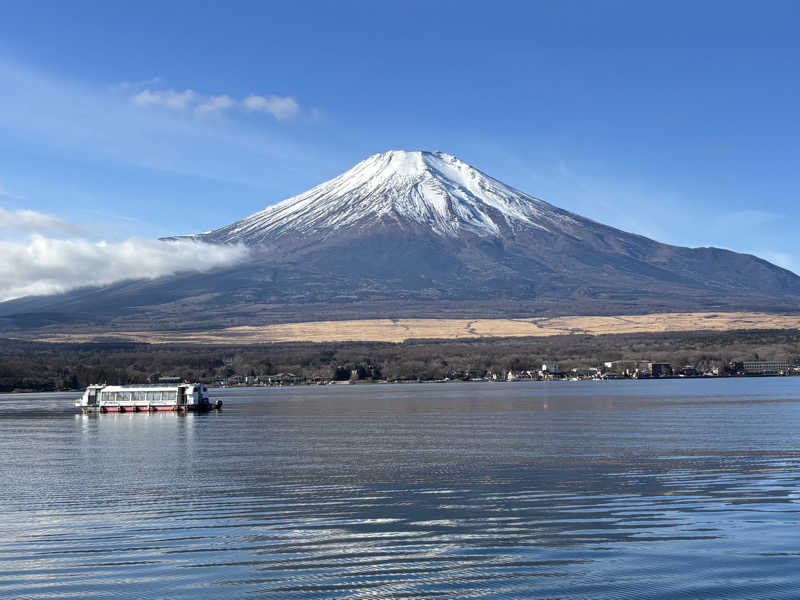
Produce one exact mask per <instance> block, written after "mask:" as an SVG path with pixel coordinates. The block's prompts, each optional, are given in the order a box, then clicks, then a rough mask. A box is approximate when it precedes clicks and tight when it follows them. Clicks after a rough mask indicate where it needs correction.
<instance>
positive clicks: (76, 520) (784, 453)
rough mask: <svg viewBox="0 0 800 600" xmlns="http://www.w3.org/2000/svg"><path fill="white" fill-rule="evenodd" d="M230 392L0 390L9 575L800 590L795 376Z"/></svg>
mask: <svg viewBox="0 0 800 600" xmlns="http://www.w3.org/2000/svg"><path fill="white" fill-rule="evenodd" d="M216 394H217V395H218V396H222V397H223V399H224V401H225V408H224V410H223V411H222V412H220V413H217V412H211V413H208V414H180V415H174V414H171V413H141V414H116V413H114V414H107V415H91V416H84V415H78V414H75V413H74V411H73V409H72V408H71V402H72V400H73V399H74V396H75V394H71V395H70V394H45V395H6V396H2V397H0V465H2V466H3V468H2V469H0V501H2V506H3V511H2V512H0V596H1V597H9V598H77V597H114V598H164V597H169V598H239V597H244V596H248V595H256V596H259V597H260V596H263V597H273V598H362V597H369V598H433V597H443V598H472V597H481V598H521V597H525V598H697V597H706V598H708V597H718V598H722V597H724V598H742V599H744V598H797V597H798V596H800V569H799V568H798V566H800V562H798V561H800V546H798V544H797V539H798V533H797V531H798V526H799V525H800V515H799V514H798V511H799V510H800V469H799V468H798V467H800V447H799V446H800V443H798V439H800V438H798V432H799V431H800V401H798V400H800V379H792V378H785V379H750V380H742V379H736V380H711V381H705V380H701V381H665V382H663V381H662V382H655V381H649V382H613V383H612V382H609V383H593V382H583V383H569V384H566V383H552V384H542V383H532V384H527V383H518V384H516V383H515V384H463V385H461V384H448V385H410V386H330V387H310V388H305V387H303V388H283V389H240V390H224V391H218V392H216Z"/></svg>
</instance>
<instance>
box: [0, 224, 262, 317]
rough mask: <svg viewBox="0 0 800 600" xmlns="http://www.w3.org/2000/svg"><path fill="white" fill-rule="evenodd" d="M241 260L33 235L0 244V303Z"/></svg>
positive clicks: (196, 250) (215, 250)
mask: <svg viewBox="0 0 800 600" xmlns="http://www.w3.org/2000/svg"><path fill="white" fill-rule="evenodd" d="M247 256H248V250H247V249H246V248H245V247H243V246H227V245H214V244H205V243H202V242H198V241H193V240H173V241H160V240H149V239H138V238H130V239H128V240H125V241H122V242H118V243H107V242H104V241H101V242H91V241H89V240H85V239H71V240H63V239H53V238H48V237H45V236H43V235H41V234H33V235H32V236H31V237H30V239H29V240H27V241H24V242H9V241H0V302H2V301H6V300H11V299H13V298H20V297H23V296H30V295H49V294H57V293H61V292H66V291H69V290H71V289H75V288H79V287H84V286H97V285H108V284H111V283H115V282H118V281H125V280H132V279H155V278H158V277H163V276H166V275H174V274H175V273H179V272H182V271H197V272H204V271H210V270H212V269H216V268H218V267H226V266H232V265H235V264H237V263H239V262H241V261H243V260H245V259H246V258H247Z"/></svg>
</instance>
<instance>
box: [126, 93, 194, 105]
mask: <svg viewBox="0 0 800 600" xmlns="http://www.w3.org/2000/svg"><path fill="white" fill-rule="evenodd" d="M197 99H198V96H197V93H196V92H194V91H193V90H184V91H182V92H176V91H175V90H156V91H152V90H142V91H141V92H139V93H138V94H136V95H135V96H134V97H133V98H132V101H133V103H134V104H135V105H136V106H141V107H148V106H162V107H164V108H168V109H170V110H186V109H188V108H190V107H191V106H192V105H193V104H194V103H195V102H196V101H197Z"/></svg>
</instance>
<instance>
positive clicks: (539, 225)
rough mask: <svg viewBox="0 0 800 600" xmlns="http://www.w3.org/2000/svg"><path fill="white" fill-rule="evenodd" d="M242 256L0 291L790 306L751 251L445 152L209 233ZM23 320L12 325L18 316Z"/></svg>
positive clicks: (47, 315)
mask: <svg viewBox="0 0 800 600" xmlns="http://www.w3.org/2000/svg"><path fill="white" fill-rule="evenodd" d="M192 237H193V238H195V239H198V240H202V241H205V242H209V243H221V244H229V243H242V244H245V245H247V246H249V247H251V249H252V253H251V257H252V258H251V260H249V261H248V262H247V263H245V264H241V265H238V266H236V267H232V268H228V269H224V270H219V271H216V272H213V273H209V274H203V275H197V274H185V275H179V276H174V277H168V278H162V279H158V280H153V281H135V282H126V283H122V284H117V285H114V286H108V287H106V288H102V289H94V290H81V291H78V292H72V293H69V294H65V295H62V296H58V297H51V298H32V299H22V300H17V301H13V302H8V303H5V304H0V316H2V315H5V316H6V318H5V323H6V328H8V327H12V326H20V325H22V324H23V323H27V325H33V324H35V323H37V322H38V323H40V324H41V322H63V321H75V320H82V321H83V322H85V323H91V324H97V323H109V322H113V323H114V324H116V325H119V326H135V325H136V324H139V325H141V324H142V323H146V324H147V326H149V327H154V328H174V327H176V326H186V327H205V328H208V327H210V326H219V325H233V324H245V323H253V322H259V323H269V322H280V321H298V320H306V319H308V320H312V319H326V318H334V319H335V318H358V317H413V316H420V317H431V316H462V317H466V318H469V317H479V316H482V317H489V316H525V315H536V314H547V315H553V314H621V313H642V312H663V311H688V310H705V309H714V310H725V309H746V310H798V309H800V278H798V277H797V276H796V275H794V274H793V273H791V272H789V271H786V270H784V269H781V268H779V267H776V266H775V265H772V264H770V263H768V262H766V261H764V260H761V259H759V258H756V257H753V256H749V255H743V254H737V253H734V252H730V251H727V250H720V249H715V248H696V249H689V248H681V247H676V246H669V245H665V244H660V243H658V242H655V241H653V240H650V239H648V238H645V237H642V236H639V235H634V234H630V233H626V232H624V231H621V230H619V229H615V228H613V227H610V226H607V225H602V224H600V223H597V222H595V221H592V220H590V219H586V218H584V217H581V216H579V215H576V214H573V213H570V212H568V211H565V210H562V209H560V208H557V207H555V206H553V205H551V204H548V203H547V202H544V201H542V200H539V199H537V198H534V197H532V196H529V195H527V194H525V193H523V192H520V191H518V190H516V189H514V188H511V187H509V186H507V185H505V184H503V183H501V182H500V181H497V180H496V179H493V178H491V177H489V176H488V175H486V174H484V173H482V172H480V171H478V170H477V169H475V168H473V167H471V166H469V165H467V164H466V163H464V162H462V161H460V160H459V159H457V158H455V157H453V156H450V155H448V154H443V153H429V152H418V151H415V152H409V151H391V152H386V153H383V154H376V155H374V156H371V157H369V158H367V159H366V160H364V161H362V162H360V163H358V164H357V165H356V166H355V167H353V168H352V169H350V170H349V171H347V172H345V173H343V174H342V175H340V176H338V177H336V178H334V179H332V180H330V181H327V182H325V183H322V184H320V185H318V186H316V187H314V188H312V189H310V190H309V191H307V192H304V193H303V194H300V195H298V196H295V197H293V198H289V199H287V200H284V201H283V202H279V203H278V204H275V205H273V206H270V207H268V208H266V209H264V210H262V211H260V212H257V213H255V214H253V215H251V216H249V217H247V218H245V219H242V220H240V221H237V222H235V223H233V224H231V225H228V226H225V227H222V228H220V229H217V230H214V231H211V232H209V233H206V234H199V235H196V236H192ZM23 326H24V325H23Z"/></svg>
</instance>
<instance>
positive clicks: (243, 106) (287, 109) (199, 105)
mask: <svg viewBox="0 0 800 600" xmlns="http://www.w3.org/2000/svg"><path fill="white" fill-rule="evenodd" d="M131 102H133V104H134V105H136V106H138V107H140V108H149V107H153V106H158V107H162V108H167V109H170V110H174V111H176V112H185V111H188V110H191V109H194V113H195V115H196V116H197V117H208V116H219V115H221V114H223V113H224V112H226V111H229V110H237V109H238V110H245V111H248V112H259V113H264V114H268V115H272V116H273V117H275V119H277V120H278V121H283V120H286V119H290V118H292V117H294V116H297V115H298V114H299V113H300V104H299V103H298V102H297V100H295V99H294V98H292V97H291V96H258V95H250V96H247V97H246V98H245V99H244V100H241V101H239V100H236V99H235V98H233V97H231V96H229V95H228V94H221V95H219V96H203V95H201V94H198V93H197V92H195V91H194V90H184V91H182V92H176V91H175V90H151V89H144V90H141V91H140V92H138V93H137V94H135V95H134V96H133V97H132V98H131ZM310 114H311V117H312V119H315V118H318V117H319V114H320V113H319V110H318V109H316V108H315V109H313V110H312V111H311V113H310Z"/></svg>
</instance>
